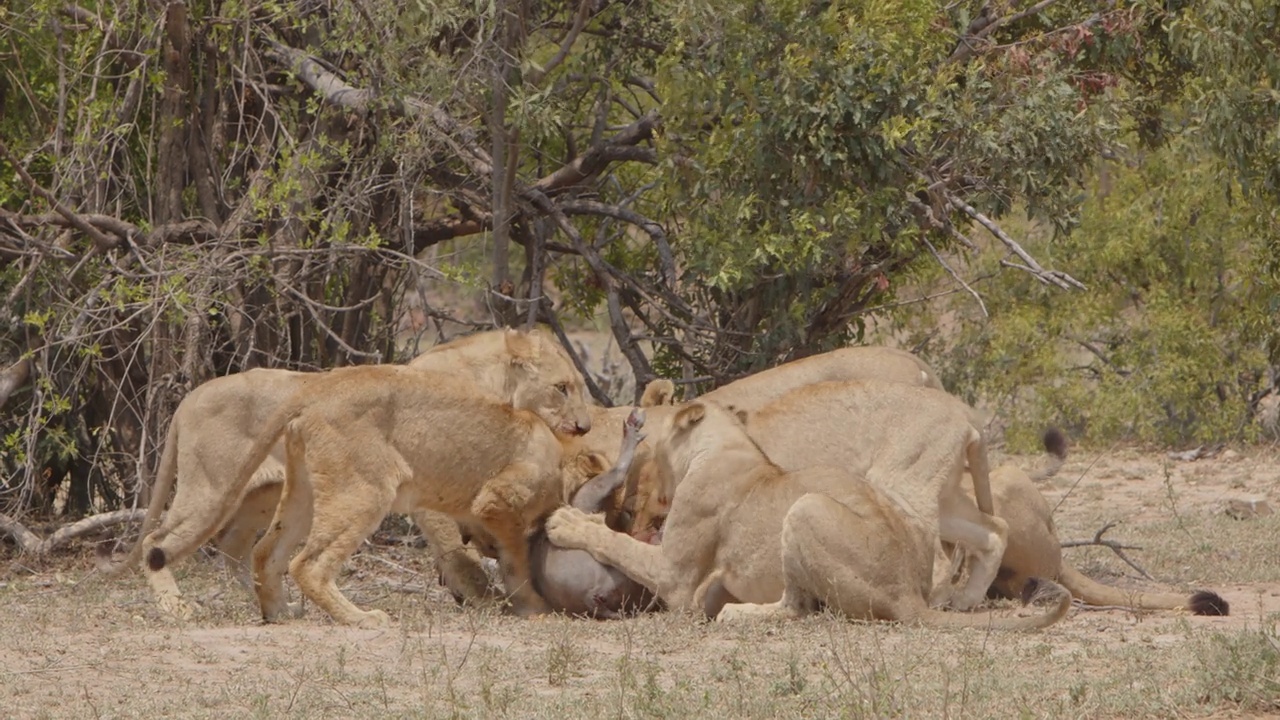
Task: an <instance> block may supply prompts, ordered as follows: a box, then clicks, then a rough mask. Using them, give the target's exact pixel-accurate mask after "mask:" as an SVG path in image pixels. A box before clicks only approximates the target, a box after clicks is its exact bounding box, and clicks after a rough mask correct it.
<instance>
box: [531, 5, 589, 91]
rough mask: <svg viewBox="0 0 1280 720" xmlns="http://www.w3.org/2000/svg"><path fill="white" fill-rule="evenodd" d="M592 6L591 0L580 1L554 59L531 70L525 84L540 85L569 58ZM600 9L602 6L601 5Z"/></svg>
mask: <svg viewBox="0 0 1280 720" xmlns="http://www.w3.org/2000/svg"><path fill="white" fill-rule="evenodd" d="M593 4H594V2H593V0H582V1H581V2H580V3H578V12H577V13H575V14H574V16H573V26H572V27H570V28H569V31H568V32H566V33H565V35H564V39H563V40H561V41H560V49H559V50H557V51H556V54H555V56H554V57H552V58H551V59H550V60H548V61H547V64H546V65H544V66H542V67H540V68H539V67H537V66H534V68H533V70H530V71H529V72H528V73H526V74H525V76H524V77H525V81H526V82H528V83H529V84H530V85H535V86H536V85H541V84H542V81H543V80H544V79H545V78H546V77H547V75H548V74H549V73H550V72H551V71H552V70H555V69H556V68H557V67H559V65H560V63H562V62H564V61H565V58H567V57H569V51H570V50H572V49H573V44H574V43H575V42H577V40H578V36H579V35H580V34H582V28H583V27H585V26H586V24H587V20H588V19H589V17H590V15H591V6H592V5H593ZM601 7H604V6H603V5H602V6H601Z"/></svg>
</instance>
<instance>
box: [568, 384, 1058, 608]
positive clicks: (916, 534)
mask: <svg viewBox="0 0 1280 720" xmlns="http://www.w3.org/2000/svg"><path fill="white" fill-rule="evenodd" d="M654 455H655V463H656V464H657V466H658V467H659V468H660V472H661V473H662V474H663V475H664V476H670V477H669V478H664V479H669V480H670V481H671V482H672V484H674V485H675V487H676V494H675V501H674V503H673V505H672V510H671V515H670V517H669V518H668V519H667V523H666V529H665V533H666V534H665V538H664V540H663V543H662V544H661V545H660V546H651V545H647V544H644V543H642V542H640V541H638V540H636V539H635V538H633V537H630V536H628V535H625V534H621V533H616V532H612V531H610V530H609V529H608V528H606V527H605V526H603V525H602V524H600V523H598V522H594V521H593V520H592V519H591V518H590V517H588V516H587V515H585V514H583V513H582V512H581V511H578V510H576V509H574V508H561V509H559V510H557V511H556V512H555V513H554V514H552V516H551V517H550V518H549V519H548V520H547V524H546V530H547V534H548V536H549V537H550V538H551V540H552V541H553V542H554V543H556V544H557V545H560V546H563V547H568V548H576V549H580V550H586V551H588V552H590V553H591V554H592V555H593V556H594V557H595V558H596V559H597V560H599V561H600V562H602V563H607V564H610V565H612V566H614V567H617V568H618V569H619V570H621V571H622V572H624V573H626V574H627V575H628V576H630V577H632V578H634V579H635V580H637V581H638V582H640V583H642V584H643V585H645V586H646V587H648V588H649V589H650V590H652V591H654V592H655V593H656V594H657V595H658V597H660V598H661V599H663V600H665V601H666V603H667V604H668V606H670V607H673V608H684V609H688V610H696V609H698V608H699V607H701V606H702V604H703V603H704V601H705V600H706V599H707V595H708V592H709V591H710V590H711V589H712V588H713V587H721V588H722V589H723V591H724V595H726V596H732V597H733V598H734V599H739V600H741V601H745V602H747V603H754V604H766V603H773V606H772V609H762V608H746V607H737V606H729V607H728V608H726V610H725V612H726V614H727V616H729V617H732V616H734V615H741V614H743V613H773V612H777V613H780V614H787V615H799V614H803V613H805V612H810V611H812V610H814V609H815V608H816V607H817V603H818V602H824V603H826V605H827V606H828V607H831V608H832V609H834V610H837V611H840V612H843V613H845V614H847V615H849V616H850V617H854V618H860V619H881V620H896V621H901V622H919V623H925V624H931V625H949V626H957V625H963V626H969V627H979V628H987V627H992V628H1006V629H1025V630H1029V629H1035V628H1040V627H1045V626H1047V625H1049V624H1052V623H1053V622H1056V621H1057V620H1059V619H1061V618H1062V617H1063V616H1064V615H1065V614H1066V612H1067V609H1068V607H1069V605H1070V598H1069V597H1066V599H1065V600H1063V599H1062V598H1063V597H1064V596H1065V592H1061V593H1060V594H1059V600H1058V603H1057V605H1056V607H1055V608H1054V609H1053V610H1052V611H1050V612H1048V613H1045V614H1043V615H1040V616H1038V617H1033V618H1025V619H1019V618H1013V619H1005V618H993V617H991V616H990V615H987V614H983V615H960V614H951V613H943V612H939V611H935V610H931V609H930V608H929V605H928V602H927V598H928V596H929V594H930V592H931V588H932V585H933V576H934V575H935V572H934V568H933V562H934V558H935V556H936V552H935V547H936V546H937V545H938V541H937V537H936V535H935V534H934V532H933V529H932V526H931V524H930V523H929V521H928V520H927V519H926V518H923V517H921V516H920V515H918V514H917V513H916V512H915V511H914V510H913V509H912V508H911V506H910V505H908V504H906V503H904V502H903V501H902V500H901V499H900V498H898V497H896V496H895V495H894V494H892V493H890V492H886V491H883V490H881V489H878V488H876V487H875V486H873V485H871V484H870V483H867V482H865V481H864V480H862V479H861V478H860V477H858V476H857V474H855V473H851V472H849V471H848V470H841V469H835V468H830V467H810V468H807V469H804V470H797V471H793V472H785V471H783V470H782V469H781V468H779V467H778V466H777V465H775V464H773V463H772V462H770V460H769V458H768V457H767V456H766V455H765V453H764V452H762V451H761V449H760V447H759V446H758V445H757V444H756V443H755V442H754V441H753V440H752V439H751V438H750V437H749V436H748V435H747V433H746V431H745V429H744V428H743V427H742V425H741V423H740V422H739V421H738V419H737V418H736V417H735V415H734V414H733V413H730V412H728V411H726V410H724V409H722V408H719V407H718V406H716V405H715V404H714V403H708V402H694V403H690V404H687V405H685V406H683V407H682V408H681V409H680V410H679V411H678V412H677V413H676V414H674V415H673V416H672V417H671V418H669V419H668V420H667V421H666V422H665V423H664V425H663V427H662V429H661V430H659V431H658V432H657V433H656V435H655V437H654ZM1059 590H1060V589H1059ZM780 598H781V600H780Z"/></svg>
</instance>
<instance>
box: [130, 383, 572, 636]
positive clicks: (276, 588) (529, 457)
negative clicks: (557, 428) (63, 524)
mask: <svg viewBox="0 0 1280 720" xmlns="http://www.w3.org/2000/svg"><path fill="white" fill-rule="evenodd" d="M545 391H546V392H552V393H560V389H559V388H545ZM516 404H517V405H521V406H532V407H541V406H543V402H536V401H535V402H530V401H529V400H528V399H525V398H523V397H519V396H518V397H517V398H516ZM561 422H563V420H562V421H561ZM282 434H283V435H284V440H285V454H286V459H285V483H284V489H283V491H282V493H281V496H280V504H279V506H278V507H277V508H276V513H275V517H274V518H273V520H272V522H271V525H270V527H269V528H268V529H267V532H266V534H265V535H263V537H262V539H261V540H260V541H259V542H258V544H257V545H256V546H255V547H254V551H253V563H254V577H255V582H256V587H257V591H258V600H259V604H260V605H261V607H262V615H263V618H264V619H266V620H267V621H274V620H278V619H280V618H281V617H282V616H283V615H284V614H285V613H286V610H287V609H288V607H287V604H286V602H285V593H284V583H283V572H284V568H285V565H286V562H287V563H288V568H289V572H290V574H291V575H292V576H293V578H294V580H295V581H296V582H297V584H298V587H299V588H300V589H301V590H302V593H303V594H304V595H306V596H307V597H309V598H311V599H312V600H313V601H315V603H316V604H317V605H319V606H320V607H322V608H324V610H325V611H327V612H328V613H329V615H330V616H332V617H333V619H334V620H336V621H338V622H340V623H343V624H347V625H361V626H366V627H370V626H380V625H385V624H387V623H389V622H390V618H389V617H388V616H387V614H386V613H384V612H382V611H380V610H371V611H362V610H360V609H359V608H357V607H356V606H355V605H353V604H352V603H351V602H350V601H349V600H347V599H346V598H345V597H344V596H343V595H342V594H341V593H340V592H339V591H338V588H337V584H336V582H335V580H336V578H337V575H338V571H339V569H340V568H341V566H342V563H343V562H345V561H346V559H347V558H348V557H350V556H351V554H352V553H354V552H355V550H356V548H358V547H359V545H360V543H361V542H363V541H364V539H365V538H366V537H368V536H369V535H370V534H371V533H372V532H373V531H374V530H375V529H376V528H377V527H378V524H379V523H381V522H382V519H383V517H385V516H386V515H387V513H389V512H413V511H417V510H421V509H428V510H433V511H435V512H439V513H444V514H446V515H448V516H450V517H452V518H457V519H460V520H466V521H469V522H474V523H476V524H477V525H478V526H479V527H481V528H483V529H484V530H485V532H486V533H487V534H488V536H489V537H492V538H493V539H494V540H495V542H496V544H497V547H498V550H499V563H500V566H501V568H502V572H503V580H504V584H505V586H506V588H507V589H508V591H509V592H510V593H511V595H512V598H513V604H514V606H515V610H516V612H517V613H521V614H527V613H531V612H538V611H541V610H542V609H543V608H544V606H543V603H542V601H541V599H540V598H539V597H538V595H537V593H536V592H534V590H533V588H532V586H531V584H530V577H529V559H528V546H527V545H526V535H527V534H528V532H529V531H530V530H531V529H532V528H533V526H534V524H535V523H536V521H537V520H538V519H539V518H541V517H545V516H546V514H547V513H549V512H550V511H551V510H552V508H554V507H556V506H557V505H559V504H560V503H561V501H562V499H563V481H562V479H561V474H560V473H561V469H560V463H561V452H562V451H561V446H560V440H559V439H558V438H557V437H556V435H555V433H553V432H552V430H551V428H550V427H549V426H548V425H547V423H545V422H544V421H543V420H542V419H541V418H540V417H539V416H538V415H537V414H535V413H533V412H528V411H525V410H519V409H514V408H512V407H511V406H509V405H506V404H504V403H502V402H499V401H497V400H492V399H490V398H488V397H487V396H486V395H484V394H483V393H480V392H477V391H476V390H475V389H474V388H470V387H467V384H466V383H465V382H463V381H460V380H459V379H458V378H457V377H456V376H453V375H450V374H444V373H436V372H432V371H428V370H419V369H416V368H411V367H398V366H390V365H378V366H366V367H354V368H342V369H338V370H334V371H332V372H330V373H327V374H324V375H319V376H317V377H315V378H313V379H311V380H310V381H309V382H308V383H307V384H306V386H304V387H303V389H302V390H301V391H300V392H298V393H296V394H295V395H294V396H293V397H291V398H290V399H289V400H288V401H287V402H286V403H285V404H284V406H283V407H281V408H280V410H279V411H277V412H276V414H275V415H274V416H273V417H272V419H271V420H270V421H269V422H268V423H267V425H266V427H265V428H264V430H263V433H262V435H261V436H259V438H258V440H257V441H255V443H254V446H253V448H252V449H251V450H250V453H249V455H248V456H247V458H246V460H245V462H244V463H243V465H242V468H241V470H240V473H239V476H238V478H237V481H236V484H237V487H235V488H233V490H235V491H239V489H240V488H241V487H243V486H244V485H246V484H248V482H249V480H250V478H251V476H252V475H253V473H254V470H255V469H256V468H257V467H258V465H259V464H260V463H261V462H262V460H263V458H265V457H266V455H267V453H268V452H270V449H271V447H272V446H273V445H274V444H275V443H276V441H277V439H278V438H280V436H281V435H282ZM228 514H229V513H228ZM303 537H305V538H306V544H305V545H304V547H303V548H302V550H301V551H300V552H299V553H298V555H297V556H296V557H294V558H293V560H292V562H288V558H289V556H290V554H291V553H292V551H293V549H294V548H295V547H296V545H297V543H298V542H299V541H300V540H301V539H302V538H303ZM152 552H153V553H154V552H156V550H153V551H152Z"/></svg>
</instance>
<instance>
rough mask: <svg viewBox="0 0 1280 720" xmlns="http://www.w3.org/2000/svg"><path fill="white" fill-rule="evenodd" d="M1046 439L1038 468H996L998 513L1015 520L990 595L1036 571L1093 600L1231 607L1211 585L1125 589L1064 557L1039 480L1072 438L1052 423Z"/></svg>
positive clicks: (1219, 611)
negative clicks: (1184, 589)
mask: <svg viewBox="0 0 1280 720" xmlns="http://www.w3.org/2000/svg"><path fill="white" fill-rule="evenodd" d="M1043 443H1044V448H1045V452H1046V453H1047V455H1048V462H1046V463H1044V464H1043V465H1042V466H1041V467H1040V468H1038V469H1036V470H1034V471H1033V472H1031V473H1027V472H1026V471H1024V470H1023V469H1022V468H1019V467H1017V466H1016V465H1001V466H1000V467H997V468H995V469H994V470H992V471H991V476H990V477H991V496H992V500H993V502H994V504H995V512H996V515H998V516H1000V517H1001V518H1003V519H1004V520H1005V522H1007V523H1008V524H1009V538H1008V539H1009V546H1008V547H1007V548H1005V551H1004V557H1003V558H1002V559H1001V561H1000V570H999V571H998V572H997V574H996V579H995V581H994V582H993V583H992V584H991V587H990V589H989V590H988V595H989V596H991V597H999V598H1016V597H1019V596H1021V595H1022V594H1023V592H1024V591H1025V589H1026V587H1027V583H1028V580H1029V579H1030V578H1032V577H1036V578H1047V579H1050V580H1056V581H1057V582H1059V583H1061V584H1062V586H1063V587H1065V588H1066V589H1067V590H1068V591H1070V593H1071V595H1072V596H1073V597H1075V598H1077V599H1079V600H1080V601H1082V602H1084V603H1085V604H1088V605H1108V606H1116V607H1131V608H1135V609H1140V610H1187V611H1190V612H1191V613H1192V614H1195V615H1227V614H1229V613H1230V604H1229V603H1228V602H1227V600H1226V599H1225V598H1223V597H1222V596H1221V595H1218V594H1217V593H1215V592H1213V591H1211V590H1199V591H1196V592H1194V593H1192V594H1191V595H1190V596H1187V595H1181V594H1178V593H1152V592H1136V591H1129V590H1122V589H1120V588H1114V587H1111V586H1109V585H1104V584H1102V583H1100V582H1097V581H1095V580H1092V579H1090V578H1089V577H1088V576H1086V575H1084V574H1083V573H1081V572H1080V571H1079V570H1076V569H1075V568H1073V567H1071V566H1070V565H1068V564H1066V563H1065V562H1063V558H1062V546H1061V545H1060V544H1059V542H1058V533H1057V530H1056V529H1055V528H1054V524H1053V511H1052V510H1051V509H1050V508H1049V503H1048V502H1046V501H1045V499H1044V495H1042V494H1040V490H1039V489H1038V488H1037V487H1036V484H1037V483H1041V482H1044V481H1045V480H1048V479H1049V478H1051V477H1053V476H1054V475H1055V474H1057V472H1058V470H1059V468H1061V467H1062V465H1063V463H1064V462H1065V461H1066V458H1067V446H1066V438H1065V437H1063V435H1062V433H1061V432H1060V431H1058V430H1056V429H1054V428H1050V429H1049V430H1047V431H1046V432H1045V434H1044V437H1043Z"/></svg>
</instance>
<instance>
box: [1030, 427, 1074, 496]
mask: <svg viewBox="0 0 1280 720" xmlns="http://www.w3.org/2000/svg"><path fill="white" fill-rule="evenodd" d="M1041 442H1043V443H1044V452H1045V454H1046V455H1047V457H1046V458H1045V459H1044V461H1043V462H1042V464H1041V465H1040V467H1038V468H1036V469H1035V470H1033V471H1032V472H1029V473H1027V475H1028V476H1029V477H1030V478H1031V482H1034V483H1042V482H1044V481H1045V480H1048V479H1049V478H1051V477H1053V476H1054V475H1057V474H1058V471H1059V470H1061V469H1062V466H1063V465H1064V464H1065V463H1066V462H1067V436H1066V435H1063V434H1062V431H1061V430H1059V429H1058V428H1056V427H1050V428H1048V429H1046V430H1045V431H1044V437H1043V438H1041Z"/></svg>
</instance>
